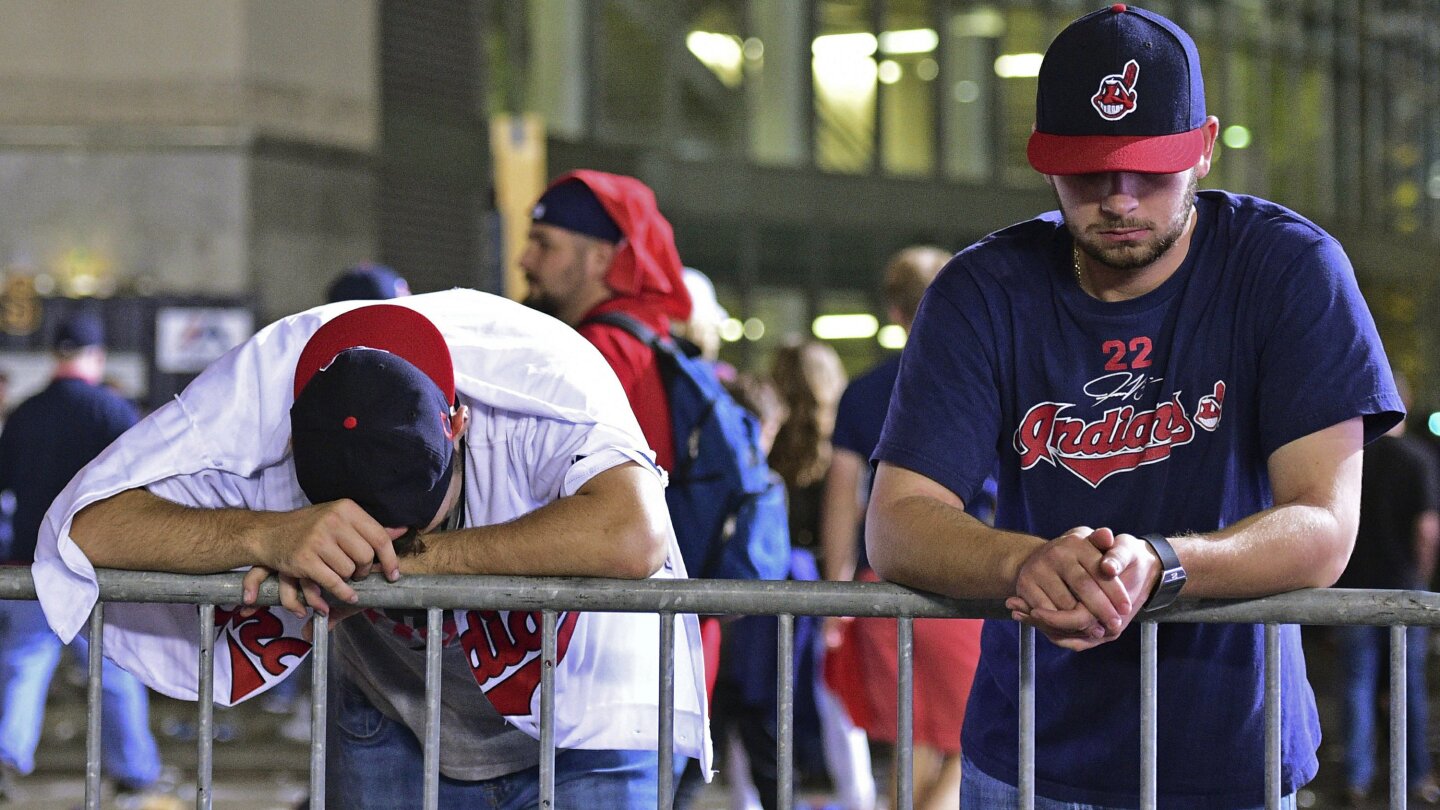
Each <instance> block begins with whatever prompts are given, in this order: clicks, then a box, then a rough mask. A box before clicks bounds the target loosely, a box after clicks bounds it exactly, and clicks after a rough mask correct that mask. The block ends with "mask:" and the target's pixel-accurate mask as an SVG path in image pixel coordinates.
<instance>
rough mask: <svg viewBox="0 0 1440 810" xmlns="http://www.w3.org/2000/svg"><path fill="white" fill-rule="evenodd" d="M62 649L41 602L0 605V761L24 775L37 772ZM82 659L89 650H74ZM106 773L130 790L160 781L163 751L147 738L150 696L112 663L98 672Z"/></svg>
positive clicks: (79, 640) (77, 645)
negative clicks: (37, 755)
mask: <svg viewBox="0 0 1440 810" xmlns="http://www.w3.org/2000/svg"><path fill="white" fill-rule="evenodd" d="M63 646H64V645H62V644H61V643H60V637H59V636H57V635H55V633H54V632H52V631H51V630H50V625H48V624H46V622H45V614H44V612H43V611H41V609H40V603H39V602H14V601H6V600H0V763H4V764H5V765H8V766H10V767H11V768H14V769H15V770H16V771H19V772H20V773H22V774H23V773H30V772H31V771H32V770H34V768H35V747H36V746H37V745H38V744H39V742H40V729H41V726H43V725H44V722H45V694H46V692H48V691H49V689H50V679H51V677H52V676H53V675H54V674H55V667H56V666H57V665H58V664H59V663H60V651H61V649H62V648H63ZM71 646H72V647H73V648H74V650H75V652H76V653H78V654H79V655H80V657H81V660H85V657H86V656H88V655H89V651H90V645H89V644H87V643H86V641H85V639H84V638H83V637H80V636H77V637H76V638H75V641H74V642H73V644H72V645H71ZM100 686H101V695H102V700H103V703H102V704H101V714H100V760H101V767H102V769H103V770H104V771H105V772H107V773H108V774H109V775H110V776H111V777H112V778H114V779H115V780H116V781H118V782H120V783H121V784H123V785H124V786H125V787H128V788H144V787H148V786H149V785H150V784H152V783H153V782H154V781H155V780H156V779H159V778H160V751H159V749H158V748H157V746H156V745H155V735H153V734H151V733H150V695H149V692H148V691H147V690H146V689H145V685H144V684H142V683H140V681H139V680H137V679H136V678H135V676H134V675H131V674H130V673H128V672H126V671H125V670H123V669H121V668H120V667H118V666H116V665H115V664H114V663H113V662H111V661H110V660H109V659H108V658H107V659H105V663H104V668H103V669H102V670H101V679H100Z"/></svg>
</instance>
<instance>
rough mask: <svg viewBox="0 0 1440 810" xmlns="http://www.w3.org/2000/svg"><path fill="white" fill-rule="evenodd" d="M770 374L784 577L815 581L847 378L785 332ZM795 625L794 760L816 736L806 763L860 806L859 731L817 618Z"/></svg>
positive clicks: (818, 348)
mask: <svg viewBox="0 0 1440 810" xmlns="http://www.w3.org/2000/svg"><path fill="white" fill-rule="evenodd" d="M770 378H771V379H772V380H773V381H774V382H775V385H776V387H777V388H778V389H779V391H780V397H781V399H782V400H783V401H784V403H785V406H786V408H787V409H788V411H789V417H788V418H787V419H786V420H785V423H784V424H783V425H782V426H781V427H780V431H779V432H778V433H777V434H776V436H775V445H774V447H772V448H771V450H770V466H771V468H772V469H774V470H775V472H777V473H779V474H780V476H781V477H782V478H783V479H784V480H785V488H786V494H787V497H788V499H789V506H790V538H791V543H792V546H793V551H792V554H791V571H790V578H791V579H797V580H815V579H819V577H820V566H821V565H823V564H824V560H823V558H822V549H821V548H820V545H819V538H820V503H821V496H822V495H823V493H824V488H825V476H826V474H827V473H828V472H829V469H830V463H831V458H832V446H831V434H832V433H833V432H834V429H835V411H836V408H837V407H838V406H839V403H840V395H841V394H842V393H843V392H844V390H845V385H846V382H847V378H846V375H845V368H844V366H843V365H841V363H840V356H839V355H838V354H836V352H835V349H834V348H832V347H831V346H830V345H829V344H828V343H822V342H820V341H818V340H813V339H801V338H791V339H788V340H786V341H785V342H784V343H783V344H782V345H781V346H780V347H779V348H778V349H776V350H775V355H774V356H773V357H772V358H771V362H770ZM771 623H772V625H773V623H774V622H773V619H772V620H771ZM795 624H796V641H795V648H796V650H797V653H803V655H802V656H801V657H800V658H799V661H798V662H797V665H796V667H795V677H796V689H795V704H796V707H795V725H796V734H795V739H796V754H797V761H802V760H801V757H802V756H803V755H805V754H806V752H805V750H804V749H803V748H802V741H804V740H814V741H816V742H818V743H819V750H818V751H814V752H813V753H811V754H810V755H809V759H811V760H819V761H820V764H819V765H818V766H816V765H814V764H811V765H810V768H811V770H812V771H815V770H820V769H823V771H824V772H826V773H827V774H828V775H829V777H830V781H831V783H832V785H833V786H834V789H835V796H836V801H837V802H838V803H839V804H840V806H841V807H842V808H844V809H845V810H868V809H869V808H871V807H873V806H874V804H875V779H874V775H873V774H872V773H871V764H870V751H869V747H868V745H867V744H866V742H865V737H864V735H863V734H862V733H860V732H858V731H857V730H856V729H855V726H854V724H853V723H851V722H850V719H849V717H848V716H847V715H846V713H845V709H844V708H843V707H842V706H841V705H840V703H839V701H838V699H837V698H836V697H835V696H834V695H833V694H832V693H831V692H830V690H829V689H828V688H827V687H826V686H825V684H824V682H823V679H822V678H821V677H820V676H821V673H822V672H823V671H824V667H825V660H824V657H825V642H824V639H823V638H822V634H821V632H820V629H821V627H822V624H823V623H822V622H820V621H819V620H816V619H814V618H810V619H808V620H807V621H806V622H803V623H802V622H801V621H800V620H799V617H797V620H796V623H795ZM802 630H803V631H804V633H805V636H806V637H805V640H804V641H803V642H802V639H801V633H802ZM806 723H809V724H810V725H809V726H808V727H807V725H806Z"/></svg>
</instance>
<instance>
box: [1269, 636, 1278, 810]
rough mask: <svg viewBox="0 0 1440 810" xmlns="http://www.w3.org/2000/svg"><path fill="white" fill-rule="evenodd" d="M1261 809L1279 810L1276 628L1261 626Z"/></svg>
mask: <svg viewBox="0 0 1440 810" xmlns="http://www.w3.org/2000/svg"><path fill="white" fill-rule="evenodd" d="M1265 810H1280V625H1278V624H1267V625H1265Z"/></svg>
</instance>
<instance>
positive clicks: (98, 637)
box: [85, 602, 105, 810]
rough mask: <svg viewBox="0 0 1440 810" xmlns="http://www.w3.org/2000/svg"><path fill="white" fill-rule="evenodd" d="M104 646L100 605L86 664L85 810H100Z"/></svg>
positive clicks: (94, 610)
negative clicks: (88, 680) (87, 673)
mask: <svg viewBox="0 0 1440 810" xmlns="http://www.w3.org/2000/svg"><path fill="white" fill-rule="evenodd" d="M104 645H105V603H104V602H96V603H95V607H93V608H91V609H90V655H89V656H88V660H87V661H86V662H85V664H86V669H87V671H88V672H89V673H90V682H89V683H88V684H86V688H85V693H86V695H87V697H88V700H87V702H86V714H85V810H100V742H101V741H100V734H101V726H100V723H101V718H102V716H103V714H104V713H103V712H102V711H101V701H102V700H104V692H103V691H102V690H101V678H102V677H103V672H104V666H105V658H104V650H103V647H104Z"/></svg>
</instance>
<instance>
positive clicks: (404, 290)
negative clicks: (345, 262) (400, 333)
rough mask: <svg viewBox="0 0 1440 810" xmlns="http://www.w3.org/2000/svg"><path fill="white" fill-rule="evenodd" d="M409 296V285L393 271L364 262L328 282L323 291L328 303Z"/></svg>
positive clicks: (347, 269) (381, 265) (346, 269)
mask: <svg viewBox="0 0 1440 810" xmlns="http://www.w3.org/2000/svg"><path fill="white" fill-rule="evenodd" d="M409 294H410V285H409V284H408V283H407V282H406V281H405V279H404V278H402V277H401V276H400V274H399V273H397V272H395V271H394V270H393V269H391V268H389V267H386V266H385V265H383V264H372V263H369V262H366V263H364V264H357V265H355V266H353V267H347V268H345V271H344V272H342V273H341V274H340V275H338V276H336V277H335V280H334V281H332V282H330V287H329V289H327V290H326V291H325V300H326V301H327V302H328V303H331V304H333V303H336V302H337V301H366V300H383V299H386V298H402V297H404V296H407V295H409Z"/></svg>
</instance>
